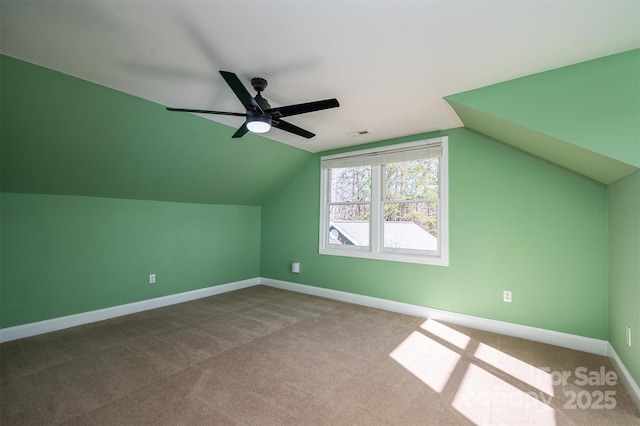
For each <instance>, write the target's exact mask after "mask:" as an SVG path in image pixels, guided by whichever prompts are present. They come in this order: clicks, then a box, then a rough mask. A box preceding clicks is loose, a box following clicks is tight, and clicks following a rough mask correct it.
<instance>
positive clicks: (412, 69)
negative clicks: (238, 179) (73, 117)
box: [0, 0, 640, 152]
mask: <svg viewBox="0 0 640 426" xmlns="http://www.w3.org/2000/svg"><path fill="white" fill-rule="evenodd" d="M0 8H1V9H0V17H1V24H2V29H1V39H0V42H1V52H2V53H4V54H7V55H9V56H13V57H16V58H20V59H23V60H26V61H29V62H33V63H35V64H38V65H42V66H45V67H48V68H52V69H54V70H58V71H61V72H64V73H67V74H70V75H73V76H76V77H80V78H82V79H85V80H89V81H92V82H95V83H98V84H101V85H104V86H107V87H110V88H113V89H116V90H119V91H122V92H126V93H130V94H132V95H135V96H139V97H141V98H145V99H149V100H151V101H153V102H157V103H159V104H162V105H166V106H173V107H178V108H195V109H215V110H224V111H236V112H244V110H243V108H242V106H241V104H240V102H239V101H238V99H237V98H236V97H235V95H234V94H233V92H231V90H230V89H229V87H228V86H227V85H226V83H225V82H224V80H223V79H222V77H221V76H220V75H219V74H218V70H226V71H232V72H235V73H237V74H238V76H240V78H241V79H242V80H243V82H245V84H246V86H247V88H248V89H250V91H251V93H252V94H253V89H251V87H250V84H249V79H250V78H251V77H254V76H260V77H264V78H266V79H267V80H268V81H269V87H268V88H267V90H266V91H265V92H264V93H263V95H264V97H265V98H267V99H269V101H270V103H271V105H272V106H281V105H288V104H296V103H302V102H309V101H315V100H320V99H325V98H333V97H335V98H337V99H338V100H339V102H340V104H341V106H340V108H336V109H332V110H326V111H319V112H313V113H309V114H306V115H300V116H295V117H290V118H289V119H288V121H289V122H290V123H292V124H295V125H297V126H300V127H303V128H305V129H307V130H310V131H312V132H314V133H317V136H316V137H315V138H313V139H310V140H307V139H304V138H301V137H299V136H295V135H292V134H289V133H286V132H283V131H280V130H278V129H273V130H271V131H270V132H269V133H267V134H266V136H267V137H268V138H271V139H274V140H277V141H280V142H283V143H286V144H289V145H293V146H296V147H299V148H302V149H305V150H308V151H312V152H317V151H323V150H327V149H332V148H338V147H343V146H349V145H357V144H362V143H365V142H370V141H376V140H383V139H389V138H394V137H399V136H404V135H410V134H416V133H421V132H427V131H432V130H440V129H448V128H454V127H459V126H461V125H462V123H461V122H460V120H459V119H458V117H457V116H456V114H455V113H454V112H453V110H452V109H451V108H450V107H449V105H448V104H447V103H446V102H445V101H444V100H443V99H442V98H443V96H446V95H451V94H455V93H459V92H463V91H467V90H471V89H475V88H479V87H482V86H486V85H490V84H494V83H498V82H502V81H506V80H510V79H513V78H517V77H522V76H525V75H530V74H534V73H537V72H541V71H545V70H549V69H554V68H558V67H562V66H565V65H570V64H574V63H577V62H582V61H585V60H590V59H594V58H597V57H601V56H606V55H610V54H614V53H618V52H622V51H625V50H630V49H634V48H638V47H640V1H638V0H632V1H620V0H609V1H590V0H575V1H574V0H563V1H551V0H548V1H544V0H539V1H523V0H509V1H483V0H476V1H460V0H459V1H445V0H441V1H435V0H434V1H391V0H387V1H320V0H315V1H292V0H290V1H274V0H262V1H243V0H234V1H177V0H172V1H168V0H164V1H142V0H138V1H115V0H106V1H96V0H94V1H88V0H87V1H80V0H72V1H62V0H46V1H37V0H19V1H14V0H2V1H1V3H0ZM167 114H177V113H170V112H167ZM207 117H208V118H211V119H213V120H216V121H219V122H221V123H225V124H228V125H230V126H233V127H239V126H240V125H241V124H242V118H241V117H225V116H207ZM159 119H161V118H159ZM360 130H368V131H369V132H370V133H369V134H368V135H364V136H356V137H353V136H348V133H350V132H353V131H360Z"/></svg>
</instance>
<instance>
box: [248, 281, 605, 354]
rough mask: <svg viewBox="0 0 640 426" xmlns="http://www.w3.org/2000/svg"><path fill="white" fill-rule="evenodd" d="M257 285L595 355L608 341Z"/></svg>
mask: <svg viewBox="0 0 640 426" xmlns="http://www.w3.org/2000/svg"><path fill="white" fill-rule="evenodd" d="M260 284H264V285H268V286H271V287H276V288H280V289H283V290H291V291H296V292H298V293H305V294H310V295H313V296H320V297H326V298H328V299H334V300H340V301H342V302H348V303H354V304H356V305H364V306H369V307H371V308H378V309H384V310H387V311H392V312H398V313H401V314H406V315H413V316H417V317H423V318H431V319H434V320H438V321H443V322H448V323H450V324H456V325H460V326H463V327H469V328H475V329H477V330H484V331H489V332H492V333H498V334H503V335H506V336H512V337H519V338H521V339H527V340H532V341H535V342H541V343H547V344H550V345H555V346H561V347H564V348H569V349H575V350H578V351H583V352H589V353H593V354H596V355H604V356H606V355H607V354H608V344H609V342H607V341H606V340H600V339H593V338H590V337H584V336H576V335H574V334H568V333H561V332H558V331H553V330H545V329H542V328H536V327H530V326H527V325H520V324H513V323H510V322H504V321H496V320H492V319H487V318H481V317H475V316H471V315H464V314H458V313H455V312H448V311H442V310H439V309H432V308H426V307H424V306H418V305H411V304H409V303H402V302H395V301H392V300H386V299H380V298H377V297H371V296H363V295H360V294H353V293H347V292H344V291H338V290H331V289H327V288H322V287H314V286H309V285H304V284H297V283H291V282H288V281H280V280H274V279H271V278H260Z"/></svg>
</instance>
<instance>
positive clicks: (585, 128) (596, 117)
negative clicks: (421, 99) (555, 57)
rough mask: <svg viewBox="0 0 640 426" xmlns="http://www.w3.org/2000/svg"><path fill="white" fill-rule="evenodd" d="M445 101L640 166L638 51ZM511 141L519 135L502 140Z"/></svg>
mask: <svg viewBox="0 0 640 426" xmlns="http://www.w3.org/2000/svg"><path fill="white" fill-rule="evenodd" d="M446 99H447V100H448V101H452V102H453V103H456V104H462V105H465V106H467V107H470V108H473V109H475V110H478V111H481V112H483V113H485V114H488V115H491V116H495V117H498V118H500V119H502V120H505V121H507V122H510V123H514V124H516V125H518V126H521V128H523V129H528V130H529V131H531V130H533V131H535V132H538V133H539V134H540V135H541V137H552V138H555V139H559V140H561V141H565V142H567V143H569V144H573V145H575V146H577V147H580V148H583V149H586V150H589V151H592V152H595V153H598V154H601V155H603V156H606V157H608V158H612V159H615V160H618V161H620V162H623V163H626V164H629V165H632V166H635V167H640V144H638V136H639V132H640V129H639V127H638V117H640V49H636V50H631V51H628V52H623V53H619V54H616V55H611V56H606V57H603V58H598V59H594V60H591V61H587V62H582V63H579V64H575V65H570V66H567V67H562V68H558V69H554V70H551V71H547V72H543V73H539V74H534V75H530V76H526V77H522V78H518V79H515V80H510V81H506V82H503V83H498V84H495V85H492V86H487V87H483V88H480V89H475V90H471V91H468V92H464V93H459V94H456V95H451V96H447V97H446ZM465 125H466V123H465ZM487 134H489V135H490V136H494V135H492V134H491V133H487ZM512 141H513V142H516V141H517V139H516V140H504V141H503V142H505V143H512ZM532 143H535V140H534V141H532Z"/></svg>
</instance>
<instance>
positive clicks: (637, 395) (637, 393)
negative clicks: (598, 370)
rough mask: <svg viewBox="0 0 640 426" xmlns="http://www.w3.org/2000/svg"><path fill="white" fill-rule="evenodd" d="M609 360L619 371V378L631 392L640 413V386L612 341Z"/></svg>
mask: <svg viewBox="0 0 640 426" xmlns="http://www.w3.org/2000/svg"><path fill="white" fill-rule="evenodd" d="M609 360H610V361H611V365H613V369H614V370H616V372H617V373H618V378H619V379H620V382H622V385H623V386H624V388H625V389H626V390H627V392H629V396H630V397H631V401H633V404H634V405H635V406H636V409H637V410H638V412H639V413H640V387H639V386H638V384H637V383H636V381H635V380H633V377H631V373H629V370H627V367H625V366H624V364H623V363H622V360H620V357H618V354H617V353H616V351H615V349H613V346H611V343H609Z"/></svg>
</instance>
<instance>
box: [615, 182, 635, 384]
mask: <svg viewBox="0 0 640 426" xmlns="http://www.w3.org/2000/svg"><path fill="white" fill-rule="evenodd" d="M607 192H608V195H609V238H610V239H609V250H610V251H609V253H610V256H609V341H610V342H611V345H612V346H613V348H614V349H615V351H616V353H617V354H618V356H619V357H620V359H621V360H622V362H623V363H624V365H625V366H626V367H627V369H628V370H629V372H630V373H631V375H632V376H633V377H634V379H635V381H636V383H640V172H636V173H635V174H633V175H631V176H628V177H626V178H624V179H621V180H619V181H618V182H616V183H614V184H611V185H609V187H608V188H607ZM625 326H629V327H631V332H632V334H631V343H632V344H631V348H630V347H628V346H627V343H626V329H625Z"/></svg>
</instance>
